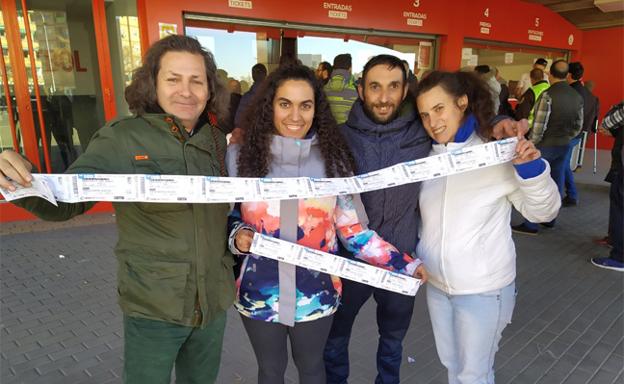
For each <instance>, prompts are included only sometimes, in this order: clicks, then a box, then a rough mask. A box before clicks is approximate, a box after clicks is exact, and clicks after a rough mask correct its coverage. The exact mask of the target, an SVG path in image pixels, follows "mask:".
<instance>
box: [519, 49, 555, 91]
mask: <svg viewBox="0 0 624 384" xmlns="http://www.w3.org/2000/svg"><path fill="white" fill-rule="evenodd" d="M547 65H548V61H546V59H544V58H543V57H540V58H539V59H537V60H535V63H533V69H541V70H542V73H543V74H544V78H543V79H542V80H545V81H546V82H548V74H547V72H546V66H547ZM531 85H532V82H531V77H530V75H529V72H527V73H523V74H522V76H520V80H518V84H517V85H516V92H515V94H516V97H517V98H518V99H519V98H520V97H522V95H524V93H525V92H526V91H527V90H528V89H529V88H531ZM536 100H537V99H536Z"/></svg>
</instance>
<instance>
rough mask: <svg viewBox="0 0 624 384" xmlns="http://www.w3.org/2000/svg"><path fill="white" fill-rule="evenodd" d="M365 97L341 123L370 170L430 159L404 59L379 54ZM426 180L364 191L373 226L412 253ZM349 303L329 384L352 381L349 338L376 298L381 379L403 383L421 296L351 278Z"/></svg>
mask: <svg viewBox="0 0 624 384" xmlns="http://www.w3.org/2000/svg"><path fill="white" fill-rule="evenodd" d="M358 94H359V97H360V98H359V99H358V100H357V101H356V102H355V103H354V104H353V107H352V109H351V112H350V114H349V118H348V120H347V122H346V123H345V124H343V125H341V126H340V129H341V132H342V134H343V135H344V136H345V139H346V141H347V144H349V146H350V148H351V151H352V152H353V156H354V159H355V166H356V173H357V174H362V173H366V172H370V171H374V170H378V169H381V168H385V167H389V166H392V165H395V164H397V163H401V162H404V161H409V160H414V159H419V158H422V157H426V156H427V155H428V154H429V150H430V149H431V140H430V139H429V136H428V135H427V132H425V130H424V129H423V127H422V124H421V122H420V119H419V118H418V115H417V113H416V111H415V108H414V106H413V105H412V104H411V103H405V104H402V102H403V100H404V99H405V96H406V95H407V74H406V72H405V67H404V66H403V63H402V62H401V60H400V59H399V58H397V57H394V56H390V55H379V56H375V57H373V58H372V59H371V60H370V61H369V62H368V63H367V64H366V65H365V66H364V70H363V72H362V79H361V82H360V84H359V85H358ZM419 190H420V183H412V184H407V185H402V186H399V187H395V188H391V189H382V190H379V191H373V192H367V193H363V194H362V195H361V197H362V201H363V203H364V207H365V209H366V213H367V215H368V218H369V220H370V222H369V226H370V228H374V229H375V230H376V231H378V233H379V234H380V235H381V236H382V237H383V238H384V239H387V241H389V242H390V243H391V244H394V245H395V246H396V247H397V248H398V249H399V250H400V251H401V252H406V253H408V254H411V253H412V252H413V251H414V250H415V249H416V244H417V242H418V192H419ZM342 284H343V288H342V289H343V291H342V294H343V296H342V303H341V305H340V306H339V307H338V311H337V312H336V314H335V315H334V322H333V325H332V329H331V331H330V334H329V339H328V340H327V344H326V347H325V367H326V368H325V369H326V372H327V382H328V383H332V384H333V383H346V382H347V377H348V376H349V350H348V349H349V338H350V336H351V329H352V327H353V323H354V321H355V318H356V316H357V314H358V312H359V310H360V308H361V307H362V305H364V303H365V302H366V301H367V300H368V299H369V297H371V295H372V296H373V298H374V299H375V301H376V302H377V325H378V327H379V346H378V349H377V370H378V374H377V379H376V380H375V382H376V383H398V382H399V370H400V366H401V355H402V342H403V338H404V337H405V334H406V333H407V328H408V327H409V324H410V321H411V318H412V311H413V309H414V297H412V296H406V295H401V294H399V293H393V292H390V291H386V290H383V289H379V288H375V287H372V286H370V285H365V284H360V283H356V282H353V281H351V280H346V279H343V281H342Z"/></svg>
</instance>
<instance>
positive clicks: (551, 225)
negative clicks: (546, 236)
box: [540, 222, 555, 228]
mask: <svg viewBox="0 0 624 384" xmlns="http://www.w3.org/2000/svg"><path fill="white" fill-rule="evenodd" d="M540 225H541V226H542V227H544V228H555V223H553V222H548V223H540Z"/></svg>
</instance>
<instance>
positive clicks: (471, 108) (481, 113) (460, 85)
mask: <svg viewBox="0 0 624 384" xmlns="http://www.w3.org/2000/svg"><path fill="white" fill-rule="evenodd" d="M437 85H439V86H440V87H442V89H444V90H445V91H446V92H447V93H449V94H450V95H452V96H453V97H455V99H457V98H459V97H461V96H463V95H466V96H468V107H467V108H466V111H465V114H464V117H466V116H468V115H469V114H471V113H472V114H474V115H475V118H476V119H477V121H478V122H479V128H478V130H477V134H478V135H479V136H480V137H481V138H482V139H484V140H486V141H488V140H489V139H490V138H491V137H492V128H493V127H492V119H493V118H494V102H493V101H492V94H491V93H490V89H489V88H488V86H487V84H486V83H485V81H484V80H483V79H481V78H480V77H479V76H477V75H476V74H475V73H473V72H443V71H433V72H431V73H430V74H428V75H427V76H426V77H425V78H424V79H422V80H421V81H420V83H419V84H418V87H417V88H416V95H415V97H416V99H418V96H420V95H421V94H423V93H425V92H427V91H429V90H430V89H432V88H434V87H435V86H437Z"/></svg>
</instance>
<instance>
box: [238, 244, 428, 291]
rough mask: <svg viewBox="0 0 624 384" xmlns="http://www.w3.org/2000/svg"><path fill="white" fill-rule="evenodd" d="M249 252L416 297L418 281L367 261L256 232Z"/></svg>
mask: <svg viewBox="0 0 624 384" xmlns="http://www.w3.org/2000/svg"><path fill="white" fill-rule="evenodd" d="M249 251H250V252H251V253H253V254H255V255H259V256H263V257H266V258H269V259H274V260H278V261H283V262H285V263H289V264H294V265H296V266H299V267H303V268H308V269H311V270H314V271H318V272H323V273H327V274H330V275H334V276H338V277H341V278H344V279H349V280H353V281H356V282H358V283H363V284H367V285H371V286H373V287H377V288H381V289H387V290H389V291H392V292H398V293H401V294H404V295H409V296H415V295H416V293H417V292H418V288H419V287H420V280H419V279H416V278H414V277H411V276H407V275H401V274H398V273H395V272H391V271H388V270H385V269H382V268H378V267H374V266H372V265H369V264H365V263H361V262H358V261H354V260H349V259H346V258H344V257H341V256H336V255H332V254H330V253H326V252H322V251H319V250H316V249H311V248H307V247H304V246H301V245H298V244H294V243H290V242H287V241H284V240H280V239H276V238H273V237H270V236H266V235H262V234H260V233H255V234H254V238H253V241H252V243H251V248H250V250H249Z"/></svg>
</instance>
